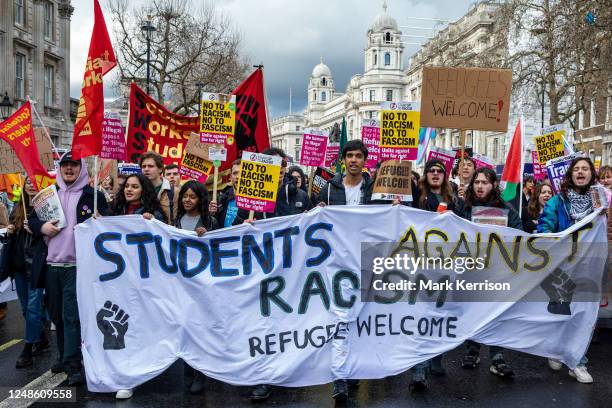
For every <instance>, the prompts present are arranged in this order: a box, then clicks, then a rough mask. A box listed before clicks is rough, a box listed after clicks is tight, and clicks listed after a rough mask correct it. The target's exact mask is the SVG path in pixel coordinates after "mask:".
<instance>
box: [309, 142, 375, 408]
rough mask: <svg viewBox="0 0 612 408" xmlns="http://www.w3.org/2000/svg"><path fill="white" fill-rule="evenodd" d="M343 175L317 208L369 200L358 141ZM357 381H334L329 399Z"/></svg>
mask: <svg viewBox="0 0 612 408" xmlns="http://www.w3.org/2000/svg"><path fill="white" fill-rule="evenodd" d="M341 155H342V156H341V157H342V160H343V161H344V165H345V167H346V174H342V173H338V174H336V175H335V176H334V178H333V179H331V180H330V181H329V182H328V183H327V184H326V185H324V186H323V188H322V189H321V193H320V194H319V204H318V205H319V206H320V207H325V206H326V205H366V204H370V202H371V200H372V190H373V188H374V181H373V180H372V179H371V178H370V175H369V174H368V173H364V172H363V167H364V166H365V163H366V160H367V158H368V149H367V147H365V145H364V144H363V143H362V142H361V140H351V141H349V142H348V143H347V144H345V145H344V147H343V148H342V152H341ZM358 385H359V380H343V379H339V380H335V381H334V388H333V391H332V398H334V399H335V400H336V401H345V400H346V399H347V398H348V388H349V386H352V387H356V386H358Z"/></svg>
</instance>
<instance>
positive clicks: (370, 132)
mask: <svg viewBox="0 0 612 408" xmlns="http://www.w3.org/2000/svg"><path fill="white" fill-rule="evenodd" d="M376 123H378V121H377V120H373V119H372V120H364V121H363V124H362V125H361V141H362V142H363V144H364V145H365V146H366V147H367V149H368V160H367V161H366V164H365V165H366V167H367V168H368V169H370V170H372V169H375V168H376V164H378V161H379V160H380V146H379V145H380V126H376Z"/></svg>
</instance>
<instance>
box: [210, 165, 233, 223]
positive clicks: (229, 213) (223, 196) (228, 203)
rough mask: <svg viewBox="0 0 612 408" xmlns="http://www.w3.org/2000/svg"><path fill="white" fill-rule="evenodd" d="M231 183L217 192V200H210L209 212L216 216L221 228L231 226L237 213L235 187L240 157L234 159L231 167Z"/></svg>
mask: <svg viewBox="0 0 612 408" xmlns="http://www.w3.org/2000/svg"><path fill="white" fill-rule="evenodd" d="M230 171H231V173H230V176H231V184H230V185H229V186H227V187H226V188H225V189H223V191H221V192H220V193H219V202H218V203H217V201H214V200H211V202H210V204H209V212H210V214H212V215H214V216H215V217H216V218H217V223H218V224H219V225H220V226H221V227H222V228H227V227H231V226H232V225H233V223H234V220H235V219H236V215H238V207H236V189H237V188H238V176H239V175H240V159H237V160H234V162H233V163H232V167H231V170H230Z"/></svg>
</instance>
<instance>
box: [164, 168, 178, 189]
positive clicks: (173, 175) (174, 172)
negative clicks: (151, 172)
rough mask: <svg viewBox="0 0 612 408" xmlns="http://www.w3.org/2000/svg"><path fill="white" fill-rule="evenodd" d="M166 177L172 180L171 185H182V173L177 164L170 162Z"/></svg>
mask: <svg viewBox="0 0 612 408" xmlns="http://www.w3.org/2000/svg"><path fill="white" fill-rule="evenodd" d="M164 177H165V178H166V179H167V180H168V181H169V182H170V185H173V186H174V187H178V188H180V187H181V174H180V173H179V167H178V166H177V165H176V164H169V165H167V166H166V169H165V171H164Z"/></svg>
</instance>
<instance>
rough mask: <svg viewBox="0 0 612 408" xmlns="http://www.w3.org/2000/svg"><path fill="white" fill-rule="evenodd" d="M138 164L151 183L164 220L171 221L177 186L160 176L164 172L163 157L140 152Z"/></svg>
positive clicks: (174, 215)
mask: <svg viewBox="0 0 612 408" xmlns="http://www.w3.org/2000/svg"><path fill="white" fill-rule="evenodd" d="M139 165H140V168H141V170H142V174H144V175H145V177H146V178H148V179H149V180H151V183H153V187H154V189H155V194H157V198H158V199H159V203H160V204H161V207H162V210H163V212H164V215H165V217H166V220H168V221H167V222H169V223H171V222H172V220H174V219H175V218H176V210H177V207H178V193H179V187H178V186H172V185H171V184H170V181H168V180H167V179H165V178H164V177H162V175H163V174H164V160H163V158H162V157H161V156H160V155H159V154H158V153H156V152H151V151H149V152H146V153H143V154H142V156H141V157H140V163H139Z"/></svg>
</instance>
